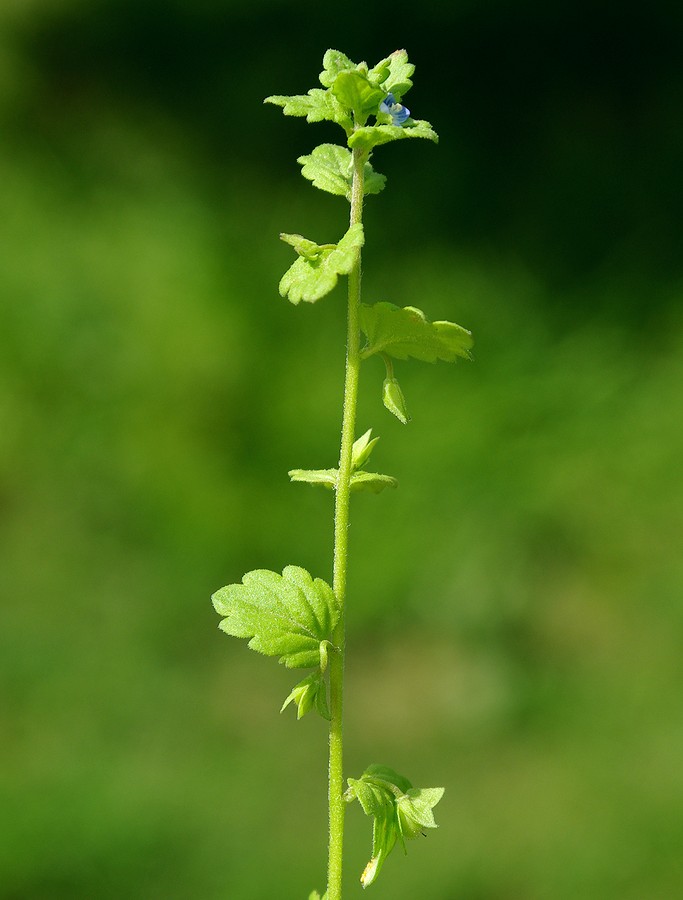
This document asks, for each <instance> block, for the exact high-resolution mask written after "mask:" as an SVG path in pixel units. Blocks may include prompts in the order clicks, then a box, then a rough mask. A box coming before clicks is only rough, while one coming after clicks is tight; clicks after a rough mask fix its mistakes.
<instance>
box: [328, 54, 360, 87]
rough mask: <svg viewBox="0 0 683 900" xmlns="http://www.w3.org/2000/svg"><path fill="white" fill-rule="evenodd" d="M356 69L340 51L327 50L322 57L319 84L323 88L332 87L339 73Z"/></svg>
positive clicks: (353, 63)
mask: <svg viewBox="0 0 683 900" xmlns="http://www.w3.org/2000/svg"><path fill="white" fill-rule="evenodd" d="M355 68H356V64H355V62H351V60H350V59H349V58H348V56H346V54H344V53H342V52H341V51H340V50H328V51H327V52H326V53H325V55H324V56H323V70H322V72H321V73H320V83H321V84H322V85H323V87H332V85H333V84H334V82H335V79H336V78H337V75H339V73H340V72H350V71H352V70H353V69H355Z"/></svg>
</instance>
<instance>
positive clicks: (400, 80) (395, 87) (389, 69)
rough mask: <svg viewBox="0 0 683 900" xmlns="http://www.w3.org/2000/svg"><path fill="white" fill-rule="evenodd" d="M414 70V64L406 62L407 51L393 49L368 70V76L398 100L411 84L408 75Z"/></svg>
mask: <svg viewBox="0 0 683 900" xmlns="http://www.w3.org/2000/svg"><path fill="white" fill-rule="evenodd" d="M414 71H415V66H414V65H413V64H412V63H409V62H408V54H407V52H406V51H405V50H394V52H393V53H392V54H390V55H389V56H387V57H386V59H383V60H381V61H380V62H378V63H377V65H376V66H375V67H374V68H373V69H371V70H370V73H369V77H370V78H371V79H372V80H375V81H377V82H378V83H379V84H381V85H382V87H383V88H384V90H385V91H387V92H391V93H392V94H393V95H394V97H395V98H396V100H397V101H399V102H400V100H401V97H402V96H403V95H404V94H407V93H408V91H409V90H410V89H411V87H412V86H413V82H412V81H411V78H410V76H411V75H412V74H413V72H414Z"/></svg>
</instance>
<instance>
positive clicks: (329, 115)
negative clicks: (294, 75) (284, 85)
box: [263, 88, 353, 134]
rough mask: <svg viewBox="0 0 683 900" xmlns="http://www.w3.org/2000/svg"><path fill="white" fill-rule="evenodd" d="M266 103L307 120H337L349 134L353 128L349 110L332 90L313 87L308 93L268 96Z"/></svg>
mask: <svg viewBox="0 0 683 900" xmlns="http://www.w3.org/2000/svg"><path fill="white" fill-rule="evenodd" d="M263 102H264V103H272V104H274V105H275V106H281V107H282V112H283V113H284V114H285V115H286V116H305V117H306V121H307V122H323V121H329V122H336V123H337V124H338V125H341V126H342V128H343V129H344V130H345V131H346V132H347V134H348V133H349V132H350V131H351V129H352V128H353V121H352V120H351V118H350V116H349V114H348V111H347V110H346V109H344V107H343V106H342V104H341V103H340V102H339V100H337V98H336V97H335V96H334V94H333V93H332V91H330V90H327V91H323V90H321V89H320V88H312V89H311V90H310V91H309V92H308V93H307V94H294V95H292V96H289V97H287V96H281V95H276V94H274V95H273V96H271V97H266V99H265V100H264V101H263Z"/></svg>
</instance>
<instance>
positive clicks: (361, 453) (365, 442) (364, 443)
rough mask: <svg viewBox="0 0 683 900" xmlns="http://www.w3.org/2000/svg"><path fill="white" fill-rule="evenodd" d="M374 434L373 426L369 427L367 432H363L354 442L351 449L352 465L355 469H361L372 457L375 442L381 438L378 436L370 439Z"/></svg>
mask: <svg viewBox="0 0 683 900" xmlns="http://www.w3.org/2000/svg"><path fill="white" fill-rule="evenodd" d="M371 435H372V428H368V430H367V431H366V432H365V434H362V435H361V436H360V437H359V438H358V439H357V440H355V441H354V442H353V447H352V449H351V467H352V468H353V469H354V471H355V470H356V469H360V468H361V467H362V466H363V465H365V463H366V462H367V461H368V459H370V454H371V453H372V451H373V450H374V448H375V444H376V443H377V441H378V440H379V438H378V437H376V438H372V440H370V436H371Z"/></svg>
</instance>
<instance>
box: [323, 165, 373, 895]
mask: <svg viewBox="0 0 683 900" xmlns="http://www.w3.org/2000/svg"><path fill="white" fill-rule="evenodd" d="M365 159H366V154H364V153H361V152H359V151H358V150H354V151H353V185H352V188H351V223H350V224H351V225H356V224H358V223H360V222H362V220H363V195H364V184H363V169H364V166H365ZM360 279H361V259H360V252H359V253H358V261H357V262H356V265H355V266H354V267H353V269H352V270H351V272H350V273H349V301H348V317H347V333H346V377H345V380H344V414H343V418H342V434H341V449H340V454H339V476H338V479H337V491H336V496H335V507H334V574H333V581H332V586H333V588H334V593H335V595H336V597H337V601H338V603H339V606H340V607H341V616H340V617H339V624H338V625H337V627H336V629H335V631H334V634H333V636H332V642H333V644H334V646H335V647H336V648H337V650H338V652H333V653H332V654H331V655H330V714H331V721H330V763H329V810H330V842H329V858H328V870H327V896H328V900H341V897H342V859H343V844H344V800H343V796H342V795H343V792H344V768H343V736H342V712H343V700H344V644H345V613H346V610H345V606H346V570H347V555H348V531H349V498H350V491H351V474H352V467H351V462H352V449H353V441H354V436H355V432H356V401H357V399H358V379H359V375H360V363H361V358H360Z"/></svg>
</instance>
